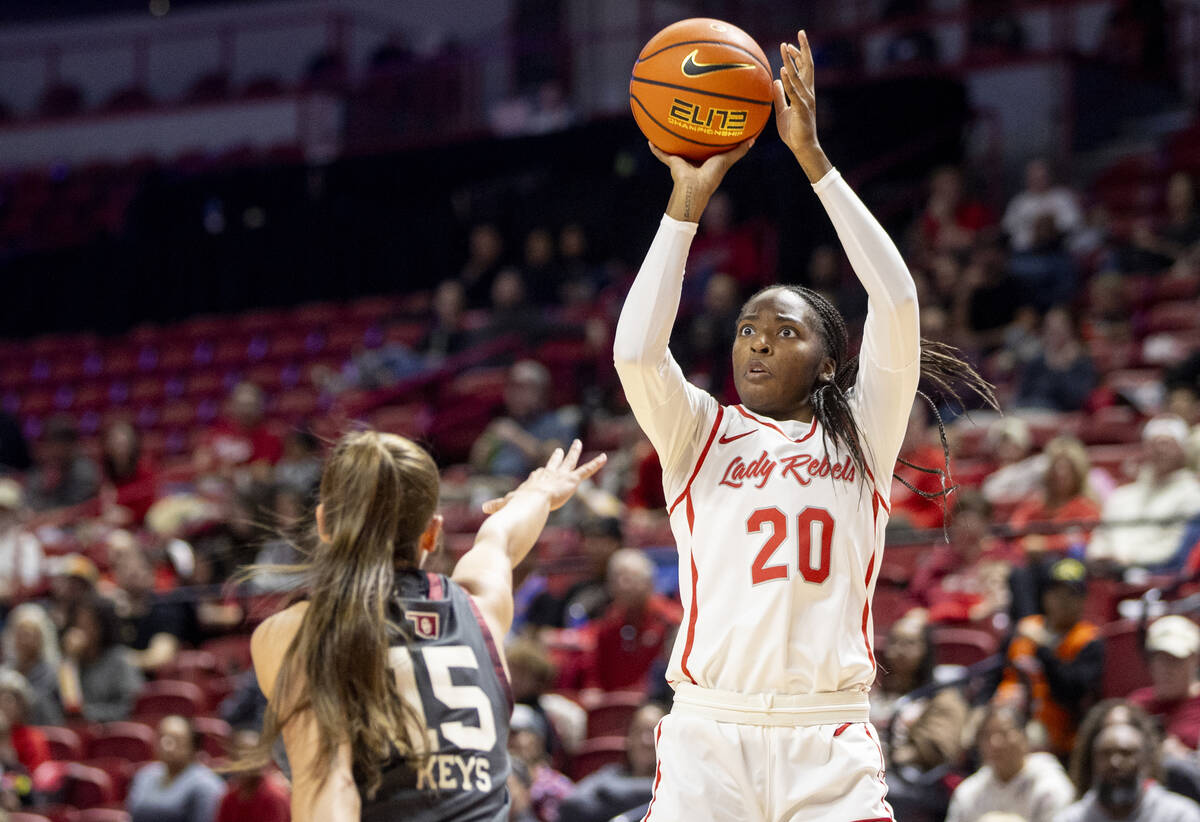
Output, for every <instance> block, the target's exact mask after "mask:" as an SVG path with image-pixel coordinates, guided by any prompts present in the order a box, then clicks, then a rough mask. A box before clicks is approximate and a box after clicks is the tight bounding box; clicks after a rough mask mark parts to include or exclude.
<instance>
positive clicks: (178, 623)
mask: <svg viewBox="0 0 1200 822" xmlns="http://www.w3.org/2000/svg"><path fill="white" fill-rule="evenodd" d="M114 570H115V581H116V583H117V588H116V590H115V591H114V592H113V593H112V599H113V602H114V606H115V609H116V613H117V616H118V619H119V620H120V634H119V637H120V641H121V644H122V645H125V646H127V647H128V648H130V649H131V650H132V651H133V652H134V653H133V654H131V658H132V659H133V660H134V661H135V663H136V664H137V665H138V667H140V668H141V669H142V670H144V671H155V670H157V669H158V668H161V667H162V666H163V665H167V664H169V663H170V662H172V661H173V660H174V659H175V657H176V656H177V655H178V654H179V648H180V646H181V644H183V645H194V644H196V643H197V642H198V641H199V639H200V628H199V625H198V623H197V620H196V606H195V603H194V601H193V600H192V599H191V596H190V595H189V594H186V593H184V594H180V593H174V592H169V593H165V594H160V593H156V592H155V590H154V571H153V569H151V567H150V563H149V561H148V560H147V559H146V555H145V554H144V553H143V552H142V551H141V550H139V549H138V548H137V547H136V546H135V547H134V549H133V550H131V551H127V552H125V553H124V554H123V555H122V556H121V559H120V560H119V561H118V562H117V563H116V564H115V567H114Z"/></svg>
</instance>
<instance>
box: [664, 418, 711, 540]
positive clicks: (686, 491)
mask: <svg viewBox="0 0 1200 822" xmlns="http://www.w3.org/2000/svg"><path fill="white" fill-rule="evenodd" d="M724 417H725V409H724V408H722V407H720V406H717V418H716V419H715V420H713V426H712V430H711V431H709V432H708V441H707V442H705V443H704V450H702V451H701V452H700V459H698V460H696V467H695V468H693V469H692V475H691V476H690V477H688V481H687V485H685V486H684V487H683V493H682V494H680V495H679V499H677V500H675V501H674V502H673V503H671V507H670V508H668V509H667V515H668V516H670V515H671V514H673V513H675V509H676V508H677V507H678V506H679V503H681V502H683V498H684V497H686V496H687V495H688V494H689V493H690V492H691V490H692V483H693V482H695V481H696V476H697V475H698V474H699V473H700V469H701V468H702V467H704V460H705V459H706V458H707V457H708V449H709V448H711V447H712V444H713V440H714V439H715V438H716V436H717V429H719V428H720V427H721V420H722V419H724Z"/></svg>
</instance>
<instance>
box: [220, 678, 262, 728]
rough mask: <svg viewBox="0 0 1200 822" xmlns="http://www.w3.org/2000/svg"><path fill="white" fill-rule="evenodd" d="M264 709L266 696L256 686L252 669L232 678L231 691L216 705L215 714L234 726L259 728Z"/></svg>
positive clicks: (256, 681) (256, 680)
mask: <svg viewBox="0 0 1200 822" xmlns="http://www.w3.org/2000/svg"><path fill="white" fill-rule="evenodd" d="M266 711H267V697H266V695H265V694H264V693H263V692H262V689H261V688H259V687H258V678H257V677H255V675H254V671H253V669H251V670H249V671H243V672H242V673H240V674H238V675H237V676H236V677H235V678H234V684H233V693H231V694H230V695H229V696H227V697H225V698H224V699H223V700H221V704H220V705H219V706H218V707H217V715H218V716H220V717H221V719H224V720H225V721H226V722H228V723H229V724H230V725H231V726H232V727H234V728H255V729H257V728H261V727H262V724H263V716H264V715H265V714H266Z"/></svg>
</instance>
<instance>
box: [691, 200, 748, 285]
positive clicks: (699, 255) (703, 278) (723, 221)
mask: <svg viewBox="0 0 1200 822" xmlns="http://www.w3.org/2000/svg"><path fill="white" fill-rule="evenodd" d="M760 257H761V255H760V254H759V248H758V243H757V242H756V241H755V239H754V233H753V232H752V231H751V230H750V229H748V228H746V227H745V226H736V225H734V221H733V204H732V203H731V202H730V201H729V198H728V197H727V196H726V195H724V194H722V193H721V192H719V191H718V192H717V193H716V194H714V195H713V196H712V199H711V200H709V201H708V207H707V208H706V209H704V215H703V216H702V217H701V219H700V233H699V234H697V235H696V239H695V241H694V242H693V243H692V247H691V252H690V253H689V254H688V261H687V270H688V273H689V275H690V276H691V277H692V278H694V280H695V281H696V282H695V285H697V286H703V285H707V283H708V278H709V277H711V276H712V275H713V274H718V273H720V274H728V275H729V276H730V277H732V278H733V279H735V280H737V282H738V284H739V285H740V286H741V287H742V288H743V290H747V291H753V290H755V289H757V288H758V287H759V286H761V285H764V284H765V283H766V281H765V280H764V279H763V277H764V273H765V272H764V266H763V261H762V260H761V259H760ZM684 288H685V289H687V288H688V285H687V284H685V285H684ZM702 293H703V288H700V289H699V290H697V291H696V293H695V295H694V296H695V297H696V298H699V296H700V295H701V294H702Z"/></svg>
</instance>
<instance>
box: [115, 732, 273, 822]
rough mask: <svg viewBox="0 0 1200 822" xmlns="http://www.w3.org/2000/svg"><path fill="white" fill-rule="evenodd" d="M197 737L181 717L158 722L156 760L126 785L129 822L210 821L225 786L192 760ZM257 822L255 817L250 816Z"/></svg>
mask: <svg viewBox="0 0 1200 822" xmlns="http://www.w3.org/2000/svg"><path fill="white" fill-rule="evenodd" d="M199 750H200V737H199V735H198V734H197V733H196V731H195V729H194V728H193V727H192V723H191V722H190V721H189V720H187V719H184V718H183V717H182V716H168V717H165V718H163V720H162V721H160V722H159V723H158V744H157V746H156V750H155V758H156V761H154V762H151V763H149V764H148V765H144V766H142V767H141V768H140V769H139V770H138V772H137V773H135V774H134V775H133V781H132V782H131V783H130V784H129V796H128V797H127V798H126V800H125V809H126V810H128V811H129V815H130V817H131V822H213V820H215V819H216V816H217V808H218V807H219V806H220V804H221V798H222V797H223V796H224V795H225V790H226V789H225V783H224V782H223V781H222V780H221V777H219V776H217V775H216V774H215V773H213V772H212V771H211V770H209V769H208V768H207V767H205V766H204V765H203V764H201V763H200V762H199V761H198V760H197V759H196V754H197V752H198V751H199ZM254 819H255V820H256V822H257V819H258V817H254Z"/></svg>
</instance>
